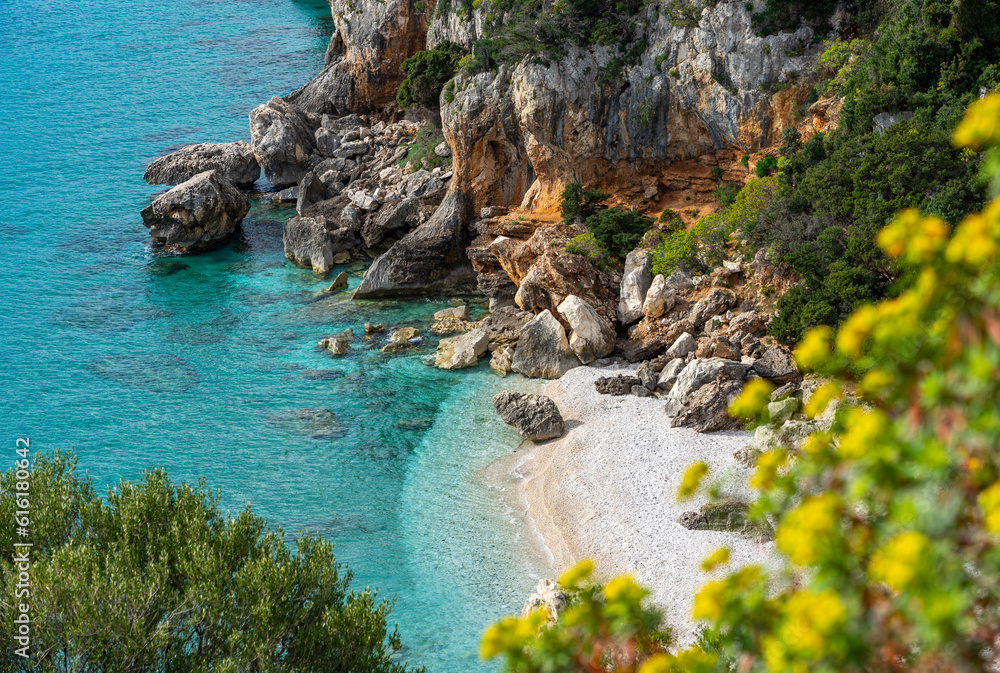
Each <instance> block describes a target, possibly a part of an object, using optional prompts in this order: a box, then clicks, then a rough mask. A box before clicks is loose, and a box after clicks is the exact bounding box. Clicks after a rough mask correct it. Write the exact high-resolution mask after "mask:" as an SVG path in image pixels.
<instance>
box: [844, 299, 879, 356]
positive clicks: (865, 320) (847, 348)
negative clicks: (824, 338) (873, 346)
mask: <svg viewBox="0 0 1000 673" xmlns="http://www.w3.org/2000/svg"><path fill="white" fill-rule="evenodd" d="M876 324H878V309H877V308H875V307H874V306H871V305H869V306H862V307H861V308H859V309H858V310H856V311H855V312H854V313H852V314H851V316H850V317H849V318H848V319H847V320H845V321H844V324H843V325H841V326H840V330H838V331H837V350H839V351H840V352H841V353H843V354H844V355H846V356H848V357H850V358H855V359H856V358H858V357H860V356H861V348H862V347H863V346H864V344H865V339H867V338H868V337H869V336H870V335H871V333H872V330H873V329H875V325H876Z"/></svg>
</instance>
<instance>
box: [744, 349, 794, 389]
mask: <svg viewBox="0 0 1000 673" xmlns="http://www.w3.org/2000/svg"><path fill="white" fill-rule="evenodd" d="M753 368H754V371H755V372H757V373H758V374H760V376H761V378H765V379H768V380H770V381H771V382H773V383H776V384H778V385H779V386H780V385H782V384H785V383H798V382H799V381H801V380H802V374H800V373H799V368H798V367H796V366H795V360H793V359H792V354H791V353H789V352H788V349H786V348H782V347H781V346H771V347H770V348H768V349H767V352H765V353H764V357H762V358H761V359H760V360H758V361H757V362H755V363H754V365H753Z"/></svg>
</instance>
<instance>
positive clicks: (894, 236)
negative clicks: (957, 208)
mask: <svg viewBox="0 0 1000 673" xmlns="http://www.w3.org/2000/svg"><path fill="white" fill-rule="evenodd" d="M949 233H950V230H949V227H948V224H947V223H946V222H945V221H944V220H942V219H941V218H940V217H935V216H933V215H928V216H926V217H925V216H923V215H921V214H920V211H919V210H916V209H915V208H907V209H906V210H903V211H901V212H900V213H899V214H898V215H896V218H895V219H894V220H893V221H892V222H891V223H889V224H888V225H887V226H886V227H884V228H883V229H882V230H881V231H880V232H878V235H877V236H876V237H875V242H876V243H878V245H879V247H880V248H882V249H883V250H885V252H886V254H888V255H889V256H890V257H902V258H903V259H905V260H906V261H907V262H909V263H911V264H920V263H921V262H929V261H931V260H932V259H934V258H935V257H936V256H937V255H938V253H939V252H940V251H941V250H942V249H943V248H944V245H945V243H946V242H947V241H948V234H949Z"/></svg>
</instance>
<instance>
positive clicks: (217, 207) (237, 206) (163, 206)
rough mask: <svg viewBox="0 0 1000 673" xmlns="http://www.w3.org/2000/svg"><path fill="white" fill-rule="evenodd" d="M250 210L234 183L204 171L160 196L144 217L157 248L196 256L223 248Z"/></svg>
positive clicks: (243, 195) (149, 206)
mask: <svg viewBox="0 0 1000 673" xmlns="http://www.w3.org/2000/svg"><path fill="white" fill-rule="evenodd" d="M249 210H250V202H249V201H247V197H246V195H245V194H244V193H243V192H241V191H240V190H239V189H237V187H236V186H235V185H234V184H233V183H231V182H229V181H228V180H226V179H225V178H222V177H220V176H219V175H218V174H217V173H216V172H215V171H205V172H204V173H199V174H198V175H195V176H194V177H193V178H191V179H190V180H186V181H185V182H182V183H181V184H179V185H177V186H176V187H174V188H172V189H170V190H169V191H167V192H165V193H163V194H160V195H159V196H157V197H156V198H155V199H153V202H152V203H150V204H149V205H148V206H146V207H145V208H143V209H142V213H141V214H142V223H143V224H145V225H146V227H148V228H149V235H150V237H152V239H153V243H154V244H156V245H162V246H165V247H167V248H168V249H171V250H176V251H178V252H196V251H199V250H206V249H208V248H212V247H216V246H218V245H221V244H223V243H224V242H225V241H226V240H227V239H228V238H229V237H230V236H231V235H232V234H233V232H234V231H236V227H237V225H238V224H239V223H240V222H242V221H243V218H244V217H245V216H246V214H247V212H248V211H249Z"/></svg>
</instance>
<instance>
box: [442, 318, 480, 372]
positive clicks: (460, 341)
mask: <svg viewBox="0 0 1000 673" xmlns="http://www.w3.org/2000/svg"><path fill="white" fill-rule="evenodd" d="M489 343H490V338H489V336H487V334H486V330H484V329H482V328H479V329H474V330H472V331H471V332H466V333H465V334H460V335H459V336H456V337H449V338H447V339H441V341H440V342H439V343H438V347H437V355H436V357H435V360H434V366H436V367H439V368H441V369H462V368H464V367H472V366H475V365H476V364H478V363H479V357H480V356H481V355H483V353H485V352H486V347H487V346H488V345H489Z"/></svg>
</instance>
